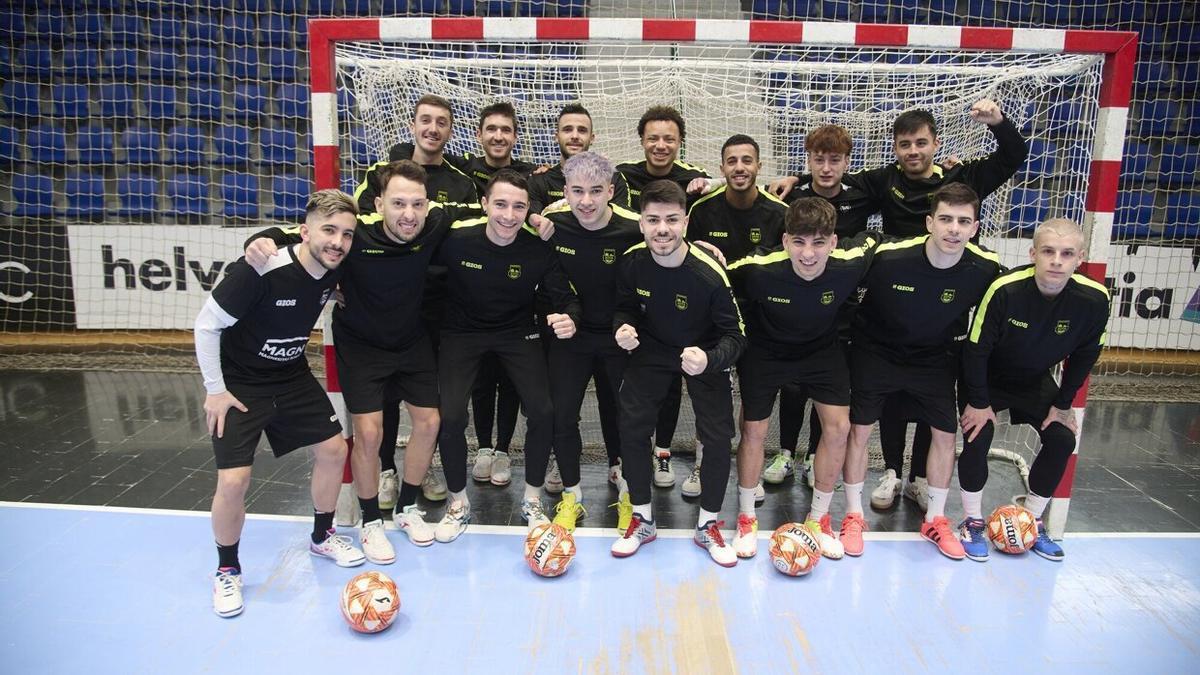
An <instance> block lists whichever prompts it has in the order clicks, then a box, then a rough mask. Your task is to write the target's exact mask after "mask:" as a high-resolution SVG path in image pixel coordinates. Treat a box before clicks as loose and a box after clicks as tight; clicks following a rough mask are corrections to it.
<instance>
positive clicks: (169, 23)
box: [148, 16, 187, 47]
mask: <svg viewBox="0 0 1200 675" xmlns="http://www.w3.org/2000/svg"><path fill="white" fill-rule="evenodd" d="M185 35H187V30H186V28H184V22H183V20H182V19H179V18H177V17H174V16H159V17H155V18H153V19H151V20H150V33H149V35H148V37H149V38H150V40H149V41H150V42H151V43H158V44H163V45H168V46H172V47H174V46H175V45H176V44H178V42H179V40H180V39H182V38H183V37H184V36H185Z"/></svg>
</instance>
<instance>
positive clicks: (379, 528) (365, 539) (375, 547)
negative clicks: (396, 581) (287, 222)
mask: <svg viewBox="0 0 1200 675" xmlns="http://www.w3.org/2000/svg"><path fill="white" fill-rule="evenodd" d="M358 538H359V541H361V542H362V550H363V554H364V555H366V556H367V560H369V561H371V562H373V563H375V564H376V565H391V564H392V563H394V562H396V549H394V548H392V542H390V541H388V538H387V533H386V531H385V530H384V529H383V521H382V520H372V521H371V522H369V523H363V526H362V527H361V528H359V532H358Z"/></svg>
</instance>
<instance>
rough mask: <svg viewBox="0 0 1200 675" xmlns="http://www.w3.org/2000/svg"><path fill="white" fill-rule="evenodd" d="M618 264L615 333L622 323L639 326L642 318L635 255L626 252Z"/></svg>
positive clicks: (614, 314)
mask: <svg viewBox="0 0 1200 675" xmlns="http://www.w3.org/2000/svg"><path fill="white" fill-rule="evenodd" d="M617 264H618V265H620V269H619V270H617V308H616V310H615V311H614V312H613V333H616V332H617V329H618V328H620V327H621V325H622V324H629V325H630V326H633V327H634V328H637V327H638V324H639V322H640V320H641V318H642V303H641V301H639V300H638V296H637V290H636V289H635V288H634V285H633V278H632V277H633V256H632V255H630V254H628V253H626V254H625V255H623V256H621V257H620V259H619V262H618V263H617Z"/></svg>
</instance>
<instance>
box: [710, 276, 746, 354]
mask: <svg viewBox="0 0 1200 675" xmlns="http://www.w3.org/2000/svg"><path fill="white" fill-rule="evenodd" d="M711 307H712V320H713V324H714V325H716V327H717V330H718V331H719V332H720V334H721V337H720V339H719V340H718V341H717V344H716V346H714V347H713V348H712V349H709V350H706V351H705V354H707V355H708V367H706V368H705V369H704V372H706V373H715V372H719V371H722V370H725V369H727V368H729V367H730V366H732V365H733V364H734V363H737V360H738V357H740V356H741V355H742V351H744V350H745V349H746V331H745V328H744V327H743V326H742V315H741V313H740V312H738V308H737V303H736V302H734V299H733V289H732V288H730V287H729V285H728V284H724V283H722V284H721V285H719V286H717V287H716V288H714V289H713V294H712V301H711Z"/></svg>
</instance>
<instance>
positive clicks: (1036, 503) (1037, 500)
mask: <svg viewBox="0 0 1200 675" xmlns="http://www.w3.org/2000/svg"><path fill="white" fill-rule="evenodd" d="M1049 503H1050V498H1049V497H1042V496H1041V495H1035V494H1033V493H1032V492H1030V493H1029V494H1027V495H1025V508H1027V509H1029V512H1030V513H1032V514H1033V517H1034V518H1041V517H1042V514H1043V513H1045V512H1046V505H1047V504H1049Z"/></svg>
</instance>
